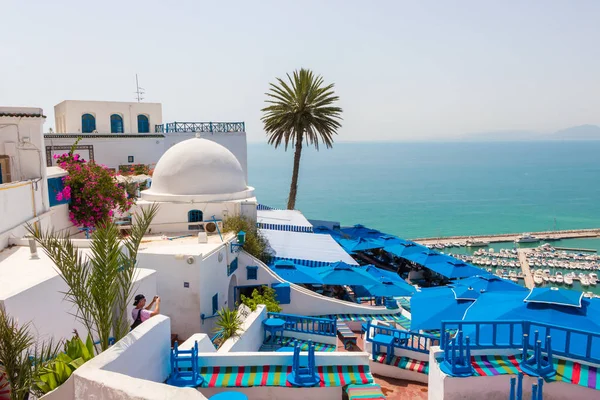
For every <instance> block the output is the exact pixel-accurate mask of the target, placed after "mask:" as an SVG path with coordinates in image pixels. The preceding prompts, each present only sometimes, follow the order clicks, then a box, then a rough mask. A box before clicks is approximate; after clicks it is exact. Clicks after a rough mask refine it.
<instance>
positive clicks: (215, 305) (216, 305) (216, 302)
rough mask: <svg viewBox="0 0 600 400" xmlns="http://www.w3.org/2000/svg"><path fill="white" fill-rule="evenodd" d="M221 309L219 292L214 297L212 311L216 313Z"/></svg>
mask: <svg viewBox="0 0 600 400" xmlns="http://www.w3.org/2000/svg"><path fill="white" fill-rule="evenodd" d="M217 311H219V293H217V294H215V295H214V296H213V298H212V313H213V315H215V314H216V313H217Z"/></svg>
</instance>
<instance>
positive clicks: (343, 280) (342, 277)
mask: <svg viewBox="0 0 600 400" xmlns="http://www.w3.org/2000/svg"><path fill="white" fill-rule="evenodd" d="M318 270H319V271H318V277H319V279H320V280H321V281H322V282H323V284H325V285H348V286H358V285H360V286H365V285H376V284H378V283H379V281H377V279H376V278H374V277H373V276H372V275H371V274H369V273H368V272H366V271H365V269H364V268H362V267H357V266H353V265H348V264H346V263H344V262H341V261H340V262H337V263H334V264H332V265H331V266H329V267H321V268H318Z"/></svg>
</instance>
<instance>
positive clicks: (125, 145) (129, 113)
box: [44, 100, 248, 179]
mask: <svg viewBox="0 0 600 400" xmlns="http://www.w3.org/2000/svg"><path fill="white" fill-rule="evenodd" d="M54 113H55V126H56V132H50V133H46V134H45V135H44V138H45V151H46V159H47V163H48V166H51V165H53V158H52V156H53V155H54V154H62V153H65V152H67V151H69V149H70V148H71V146H72V145H73V143H74V142H75V140H77V138H81V141H80V142H79V143H78V145H77V147H76V152H77V153H78V154H79V155H80V156H81V157H83V158H84V159H86V160H93V161H95V162H96V163H98V164H104V165H107V166H108V167H110V168H114V169H115V170H117V169H119V167H122V168H123V167H127V166H131V165H136V164H144V165H150V166H154V165H155V164H156V163H157V162H158V160H159V158H160V157H161V156H162V155H163V153H164V152H165V151H166V150H168V149H169V148H171V147H172V146H173V145H175V144H177V143H179V142H181V141H183V140H186V139H190V138H193V137H195V136H196V134H198V133H199V134H200V135H201V137H203V138H205V139H208V140H212V141H214V142H216V143H219V144H221V145H223V146H225V147H227V148H228V149H229V150H230V151H231V152H232V153H233V154H234V155H235V156H236V157H237V159H238V161H239V162H240V164H241V166H242V169H243V171H244V174H245V177H246V179H247V178H248V172H247V154H246V132H245V125H244V123H243V122H169V123H163V119H162V105H161V104H160V103H126V102H115V101H78V100H66V101H63V102H61V103H59V104H57V105H56V106H55V107H54Z"/></svg>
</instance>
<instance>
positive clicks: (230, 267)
mask: <svg viewBox="0 0 600 400" xmlns="http://www.w3.org/2000/svg"><path fill="white" fill-rule="evenodd" d="M237 269H238V259H237V258H236V259H235V260H233V261H232V262H231V264H229V265H228V266H227V276H229V275H231V274H233V273H234V272H235V271H236V270H237Z"/></svg>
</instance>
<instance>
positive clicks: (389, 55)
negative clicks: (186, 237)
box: [0, 0, 600, 142]
mask: <svg viewBox="0 0 600 400" xmlns="http://www.w3.org/2000/svg"><path fill="white" fill-rule="evenodd" d="M0 9H1V10H2V11H1V13H2V16H3V18H2V23H0V37H1V38H2V41H1V42H0V43H1V44H0V55H1V57H0V105H2V106H31V107H42V108H43V109H44V111H45V113H46V115H47V116H48V119H47V122H46V125H45V128H46V130H47V128H49V127H52V126H54V113H53V107H54V105H55V104H57V103H59V102H61V101H62V100H67V99H68V100H107V101H134V97H135V94H134V91H135V74H136V73H137V74H139V79H140V86H142V87H143V88H145V90H146V95H145V101H149V102H160V103H162V105H163V120H164V121H166V122H168V121H175V120H176V121H185V120H187V121H245V122H246V130H247V134H248V140H249V141H250V142H259V141H265V134H264V131H263V130H262V123H261V121H260V117H261V111H260V110H261V108H262V107H264V100H265V95H264V93H265V92H266V91H267V90H268V85H269V82H273V81H274V80H275V78H276V77H284V76H285V74H286V73H289V72H292V71H293V70H295V69H298V68H301V67H304V68H310V69H312V70H313V71H314V72H316V73H318V74H320V75H322V76H323V78H324V80H325V81H326V82H327V83H330V82H331V83H334V84H335V90H336V93H337V94H338V95H339V97H340V101H339V105H340V106H341V107H342V108H343V110H344V113H343V118H344V120H343V126H342V128H341V129H340V130H339V136H338V138H337V140H338V141H406V140H411V141H412V140H429V139H435V140H443V139H445V138H448V139H449V138H453V137H457V136H460V135H463V134H465V133H476V132H490V131H515V130H527V131H538V132H551V131H555V130H558V129H563V128H567V127H570V126H574V125H581V124H600V96H599V95H598V94H599V93H600V79H599V73H600V46H599V45H598V43H600V24H599V23H598V20H599V17H600V1H596V0H590V1H587V0H577V1H570V0H564V1H553V0H530V1H522V0H505V1H482V0H473V1H470V0H464V1H453V0H448V1H425V0H423V1H400V0H392V1H351V0H344V1H326V0H315V1H313V0H302V1H283V0H273V1H270V0H269V1H267V0H264V1H214V0H213V1H199V0H195V1H169V2H167V1H155V0H145V1H139V0H127V1H122V0H121V1H113V0H103V1H94V2H92V1H81V0H79V1H64V0H55V1H47V0H43V1H41V0H38V1H28V0H0Z"/></svg>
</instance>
